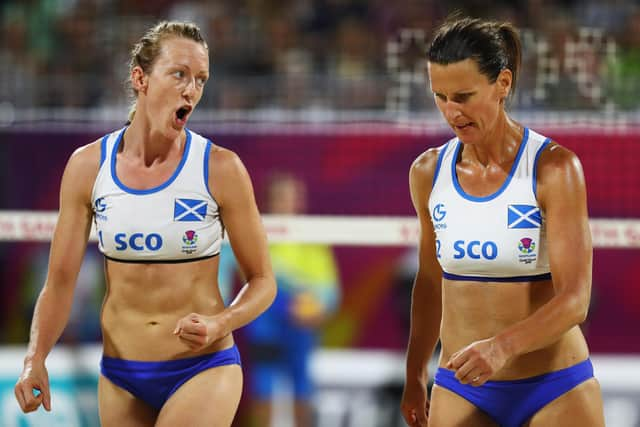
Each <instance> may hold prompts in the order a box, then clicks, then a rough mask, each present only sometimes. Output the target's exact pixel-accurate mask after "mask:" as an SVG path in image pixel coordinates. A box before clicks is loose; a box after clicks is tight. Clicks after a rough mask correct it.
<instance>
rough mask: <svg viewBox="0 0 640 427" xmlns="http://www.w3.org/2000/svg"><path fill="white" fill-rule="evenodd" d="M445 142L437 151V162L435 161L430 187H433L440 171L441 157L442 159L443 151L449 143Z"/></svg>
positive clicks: (445, 150) (444, 151)
mask: <svg viewBox="0 0 640 427" xmlns="http://www.w3.org/2000/svg"><path fill="white" fill-rule="evenodd" d="M450 142H451V141H449V142H447V143H446V144H445V145H444V147H442V149H441V150H440V152H439V153H438V162H437V163H436V170H435V171H434V172H433V182H432V183H431V188H433V187H435V185H436V180H437V179H438V173H439V172H440V166H442V159H444V153H446V152H447V148H449V143H450Z"/></svg>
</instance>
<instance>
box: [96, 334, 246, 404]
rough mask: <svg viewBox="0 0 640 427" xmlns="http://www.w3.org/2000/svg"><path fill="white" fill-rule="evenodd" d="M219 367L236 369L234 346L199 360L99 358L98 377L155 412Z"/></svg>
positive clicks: (189, 358)
mask: <svg viewBox="0 0 640 427" xmlns="http://www.w3.org/2000/svg"><path fill="white" fill-rule="evenodd" d="M223 365H240V353H239V352H238V348H237V347H236V346H235V345H234V346H233V347H229V348H227V349H224V350H221V351H218V352H215V353H211V354H205V355H203V356H196V357H188V358H186V359H177V360H167V361H162V362H142V361H137V360H124V359H116V358H113V357H107V356H102V360H101V361H100V373H101V374H102V375H103V376H104V377H105V378H107V379H108V380H109V381H111V382H112V383H114V384H115V385H117V386H118V387H121V388H123V389H125V390H127V391H128V392H129V393H131V394H132V395H134V396H135V397H137V398H138V399H141V400H142V401H144V402H145V403H147V404H148V405H150V406H152V407H153V408H155V409H156V410H158V411H159V410H160V408H162V405H164V403H165V402H166V401H167V400H168V399H169V398H170V397H171V395H173V393H175V392H176V390H178V388H179V387H180V386H181V385H182V384H184V383H185V382H187V381H188V380H190V379H191V378H193V377H194V376H196V375H197V374H199V373H200V372H202V371H204V370H207V369H210V368H215V367H217V366H223Z"/></svg>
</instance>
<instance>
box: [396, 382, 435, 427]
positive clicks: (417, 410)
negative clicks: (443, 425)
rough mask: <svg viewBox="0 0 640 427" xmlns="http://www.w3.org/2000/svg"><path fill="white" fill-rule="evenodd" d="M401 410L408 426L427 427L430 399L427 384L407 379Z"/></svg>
mask: <svg viewBox="0 0 640 427" xmlns="http://www.w3.org/2000/svg"><path fill="white" fill-rule="evenodd" d="M400 410H401V411H402V416H403V417H404V421H405V422H406V423H407V425H408V426H410V427H427V422H428V419H429V418H428V417H429V399H428V398H427V387H426V384H421V383H420V382H419V381H406V382H405V384H404V390H403V392H402V402H401V404H400Z"/></svg>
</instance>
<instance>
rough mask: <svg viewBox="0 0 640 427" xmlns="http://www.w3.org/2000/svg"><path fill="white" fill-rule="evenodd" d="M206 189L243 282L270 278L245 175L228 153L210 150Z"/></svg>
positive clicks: (264, 239) (262, 233)
mask: <svg viewBox="0 0 640 427" xmlns="http://www.w3.org/2000/svg"><path fill="white" fill-rule="evenodd" d="M209 170H210V171H211V174H210V175H209V188H210V189H211V194H212V195H213V196H214V197H215V199H216V201H217V202H218V206H219V208H220V216H221V218H222V223H223V224H224V226H225V228H226V230H227V233H228V235H229V242H230V243H231V247H232V248H233V253H234V255H235V257H236V260H237V261H238V265H239V266H240V269H241V270H242V272H243V273H244V275H245V277H246V279H247V280H251V278H252V277H255V276H272V275H273V273H272V270H271V261H270V258H269V250H268V246H267V237H266V234H265V231H264V227H263V226H262V220H261V218H260V213H259V212H258V207H257V206H256V201H255V197H254V193H253V186H252V185H251V179H250V178H249V174H248V172H247V170H246V168H245V167H244V165H243V164H242V161H241V160H240V158H239V157H238V156H237V155H236V154H235V153H234V152H232V151H230V150H227V149H224V148H221V147H216V146H214V147H212V149H211V155H210V158H209Z"/></svg>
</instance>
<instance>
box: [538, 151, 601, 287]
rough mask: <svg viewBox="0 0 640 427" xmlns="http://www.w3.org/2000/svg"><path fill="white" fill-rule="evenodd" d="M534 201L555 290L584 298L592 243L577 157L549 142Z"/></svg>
mask: <svg viewBox="0 0 640 427" xmlns="http://www.w3.org/2000/svg"><path fill="white" fill-rule="evenodd" d="M537 197H538V203H539V204H540V207H541V208H542V210H543V212H544V214H545V222H546V236H547V245H548V251H549V263H550V267H551V274H552V277H553V285H554V288H555V289H556V292H557V293H565V292H567V293H574V294H575V293H577V294H579V295H582V296H585V297H586V298H587V299H588V296H589V293H590V289H591V262H592V245H591V232H590V229H589V215H588V211H587V194H586V188H585V181H584V175H583V172H582V165H581V164H580V161H579V160H578V157H577V156H576V155H575V154H574V153H573V152H571V151H569V150H567V149H566V148H564V147H561V146H559V145H556V144H553V145H552V146H551V147H550V148H548V149H547V150H545V151H544V152H543V153H542V154H541V156H540V160H539V163H538V194H537Z"/></svg>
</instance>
